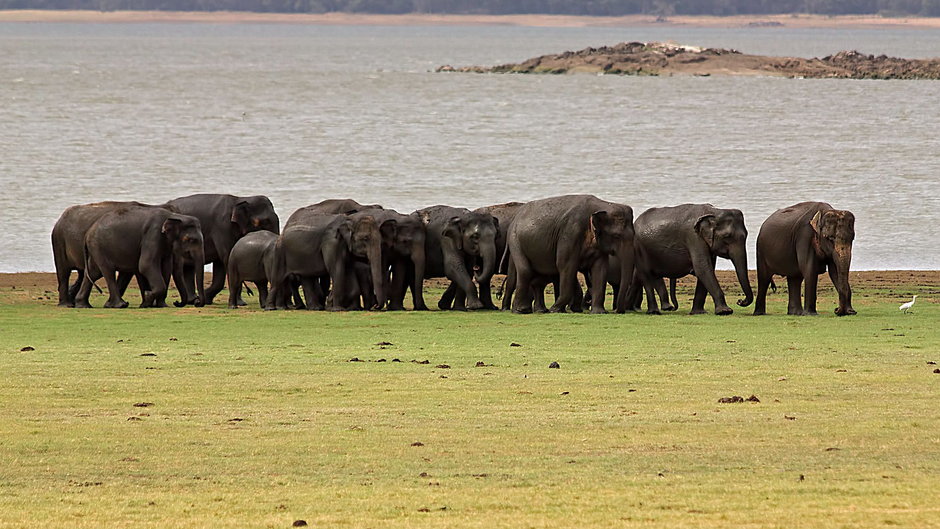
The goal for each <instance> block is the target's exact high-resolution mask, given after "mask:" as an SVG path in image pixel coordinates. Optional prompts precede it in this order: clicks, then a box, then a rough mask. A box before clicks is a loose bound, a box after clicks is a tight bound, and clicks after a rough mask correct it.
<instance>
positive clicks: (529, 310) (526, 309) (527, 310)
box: [512, 307, 532, 314]
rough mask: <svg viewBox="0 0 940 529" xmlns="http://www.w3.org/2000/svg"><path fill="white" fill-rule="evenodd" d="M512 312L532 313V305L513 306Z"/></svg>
mask: <svg viewBox="0 0 940 529" xmlns="http://www.w3.org/2000/svg"><path fill="white" fill-rule="evenodd" d="M512 313H513V314H532V307H518V308H517V307H513V309H512Z"/></svg>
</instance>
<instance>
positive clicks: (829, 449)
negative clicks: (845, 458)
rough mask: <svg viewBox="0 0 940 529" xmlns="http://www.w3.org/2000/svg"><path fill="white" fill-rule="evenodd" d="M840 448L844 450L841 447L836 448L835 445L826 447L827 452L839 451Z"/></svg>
mask: <svg viewBox="0 0 940 529" xmlns="http://www.w3.org/2000/svg"><path fill="white" fill-rule="evenodd" d="M839 450H842V449H841V448H836V447H834V446H831V447H829V448H827V449H826V452H838V451H839Z"/></svg>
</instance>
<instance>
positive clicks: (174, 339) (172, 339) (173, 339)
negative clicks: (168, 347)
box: [170, 338, 179, 342]
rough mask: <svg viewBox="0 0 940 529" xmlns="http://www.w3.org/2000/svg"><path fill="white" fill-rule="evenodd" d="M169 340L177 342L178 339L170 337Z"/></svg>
mask: <svg viewBox="0 0 940 529" xmlns="http://www.w3.org/2000/svg"><path fill="white" fill-rule="evenodd" d="M170 341H171V342H178V341H179V338H170Z"/></svg>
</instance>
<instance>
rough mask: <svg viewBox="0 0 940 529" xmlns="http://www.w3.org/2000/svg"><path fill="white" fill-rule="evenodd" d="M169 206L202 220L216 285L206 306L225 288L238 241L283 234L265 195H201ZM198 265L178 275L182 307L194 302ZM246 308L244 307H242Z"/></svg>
mask: <svg viewBox="0 0 940 529" xmlns="http://www.w3.org/2000/svg"><path fill="white" fill-rule="evenodd" d="M167 205H169V206H172V207H174V208H176V210H177V211H179V212H180V213H182V214H184V215H191V216H193V217H196V218H197V219H199V222H200V224H201V225H202V235H203V240H204V241H205V245H206V247H205V260H206V263H212V284H211V285H209V288H207V289H206V294H205V295H206V298H204V300H203V301H204V302H205V303H206V304H209V303H212V301H213V299H214V298H215V296H216V295H217V294H218V293H219V292H221V291H222V289H223V288H224V287H225V276H226V272H227V270H228V256H229V254H230V253H231V252H232V247H234V246H235V243H236V242H237V241H238V239H240V238H242V237H243V236H244V235H245V234H246V233H251V232H253V231H259V230H267V231H271V232H274V233H280V220H279V219H278V217H277V213H275V211H274V205H273V204H271V200H270V199H268V197H266V196H263V195H255V196H248V197H239V196H235V195H222V194H198V195H190V196H186V197H180V198H175V199H173V200H170V201H169V202H167ZM194 266H195V265H194V264H187V266H185V267H184V268H183V269H182V270H179V271H174V274H173V280H174V281H175V282H176V288H177V289H179V291H180V297H181V298H182V301H181V303H179V304H177V305H179V306H181V305H185V304H187V303H190V302H192V300H193V296H194V293H193V289H192V286H193V280H194V275H195V270H194ZM242 304H243V303H242Z"/></svg>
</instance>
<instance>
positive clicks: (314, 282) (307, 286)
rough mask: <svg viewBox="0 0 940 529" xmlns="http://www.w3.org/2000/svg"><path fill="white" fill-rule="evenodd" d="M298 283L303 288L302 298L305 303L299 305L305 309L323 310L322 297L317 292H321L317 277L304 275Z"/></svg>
mask: <svg viewBox="0 0 940 529" xmlns="http://www.w3.org/2000/svg"><path fill="white" fill-rule="evenodd" d="M300 285H301V287H302V288H303V289H304V298H306V300H307V303H306V304H305V305H304V306H303V307H301V308H304V309H307V310H323V309H324V308H325V307H324V305H323V299H322V297H321V295H318V292H322V290H321V288H320V284H319V278H316V277H310V276H304V277H302V278H301V280H300Z"/></svg>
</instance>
